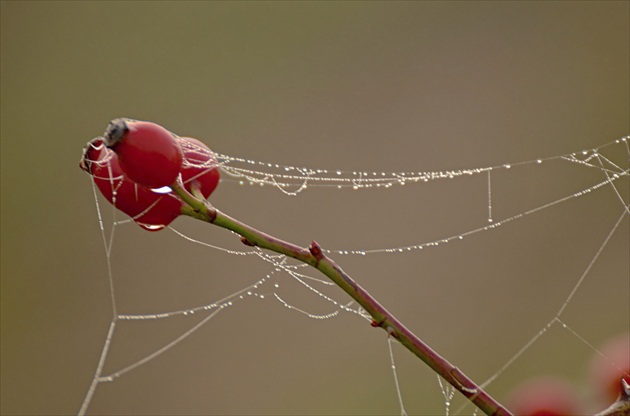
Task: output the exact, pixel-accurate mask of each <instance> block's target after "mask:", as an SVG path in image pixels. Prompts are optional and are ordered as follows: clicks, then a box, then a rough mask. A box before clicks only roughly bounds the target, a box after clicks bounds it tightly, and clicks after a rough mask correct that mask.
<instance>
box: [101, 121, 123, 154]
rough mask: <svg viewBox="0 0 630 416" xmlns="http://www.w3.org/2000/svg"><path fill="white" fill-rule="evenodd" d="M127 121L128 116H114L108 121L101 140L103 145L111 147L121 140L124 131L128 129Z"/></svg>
mask: <svg viewBox="0 0 630 416" xmlns="http://www.w3.org/2000/svg"><path fill="white" fill-rule="evenodd" d="M128 121H129V119H128V118H115V119H113V120H112V121H110V122H109V125H108V126H107V129H105V134H104V140H103V142H104V143H105V146H107V147H109V148H113V147H115V146H116V145H117V144H118V143H120V142H121V141H122V139H123V137H125V133H127V131H128V130H129V127H128V126H127V122H128Z"/></svg>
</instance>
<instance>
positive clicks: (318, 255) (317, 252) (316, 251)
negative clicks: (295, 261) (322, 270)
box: [308, 241, 324, 260]
mask: <svg viewBox="0 0 630 416" xmlns="http://www.w3.org/2000/svg"><path fill="white" fill-rule="evenodd" d="M308 251H310V252H311V254H312V255H313V257H315V259H317V260H321V259H323V258H324V253H322V248H321V247H320V246H319V244H317V243H316V242H315V241H313V242H312V243H311V245H310V246H309V247H308Z"/></svg>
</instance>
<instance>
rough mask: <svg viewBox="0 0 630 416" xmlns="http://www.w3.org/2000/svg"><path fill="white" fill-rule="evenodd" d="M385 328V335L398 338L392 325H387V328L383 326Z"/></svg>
mask: <svg viewBox="0 0 630 416" xmlns="http://www.w3.org/2000/svg"><path fill="white" fill-rule="evenodd" d="M385 330H386V331H387V335H389V336H390V337H392V338H396V339H398V332H396V330H395V329H394V328H393V327H391V326H389V325H387V328H385Z"/></svg>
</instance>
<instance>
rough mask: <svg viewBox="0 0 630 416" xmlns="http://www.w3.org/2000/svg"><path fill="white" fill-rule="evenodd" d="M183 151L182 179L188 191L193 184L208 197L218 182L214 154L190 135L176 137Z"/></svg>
mask: <svg viewBox="0 0 630 416" xmlns="http://www.w3.org/2000/svg"><path fill="white" fill-rule="evenodd" d="M177 140H178V141H179V144H180V146H181V148H182V151H183V153H184V162H183V165H182V181H183V182H184V187H185V188H186V190H188V192H192V188H193V186H194V187H196V188H197V189H199V191H200V192H201V194H202V195H203V197H204V198H206V199H207V198H208V197H209V196H210V194H212V192H213V191H214V190H215V189H216V187H217V185H218V184H219V178H220V174H219V162H218V161H217V157H216V156H215V154H214V153H213V152H212V150H210V149H209V148H208V146H206V145H205V144H204V143H202V142H200V141H199V140H197V139H193V138H190V137H178V138H177Z"/></svg>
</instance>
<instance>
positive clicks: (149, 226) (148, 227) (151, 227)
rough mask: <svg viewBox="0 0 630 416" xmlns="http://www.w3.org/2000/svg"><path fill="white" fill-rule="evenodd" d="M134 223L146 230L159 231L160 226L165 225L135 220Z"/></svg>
mask: <svg viewBox="0 0 630 416" xmlns="http://www.w3.org/2000/svg"><path fill="white" fill-rule="evenodd" d="M136 224H138V225H139V226H140V227H141V228H143V229H145V230H147V231H159V230H161V229H162V228H164V227H166V225H163V224H143V223H141V222H138V221H136Z"/></svg>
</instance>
